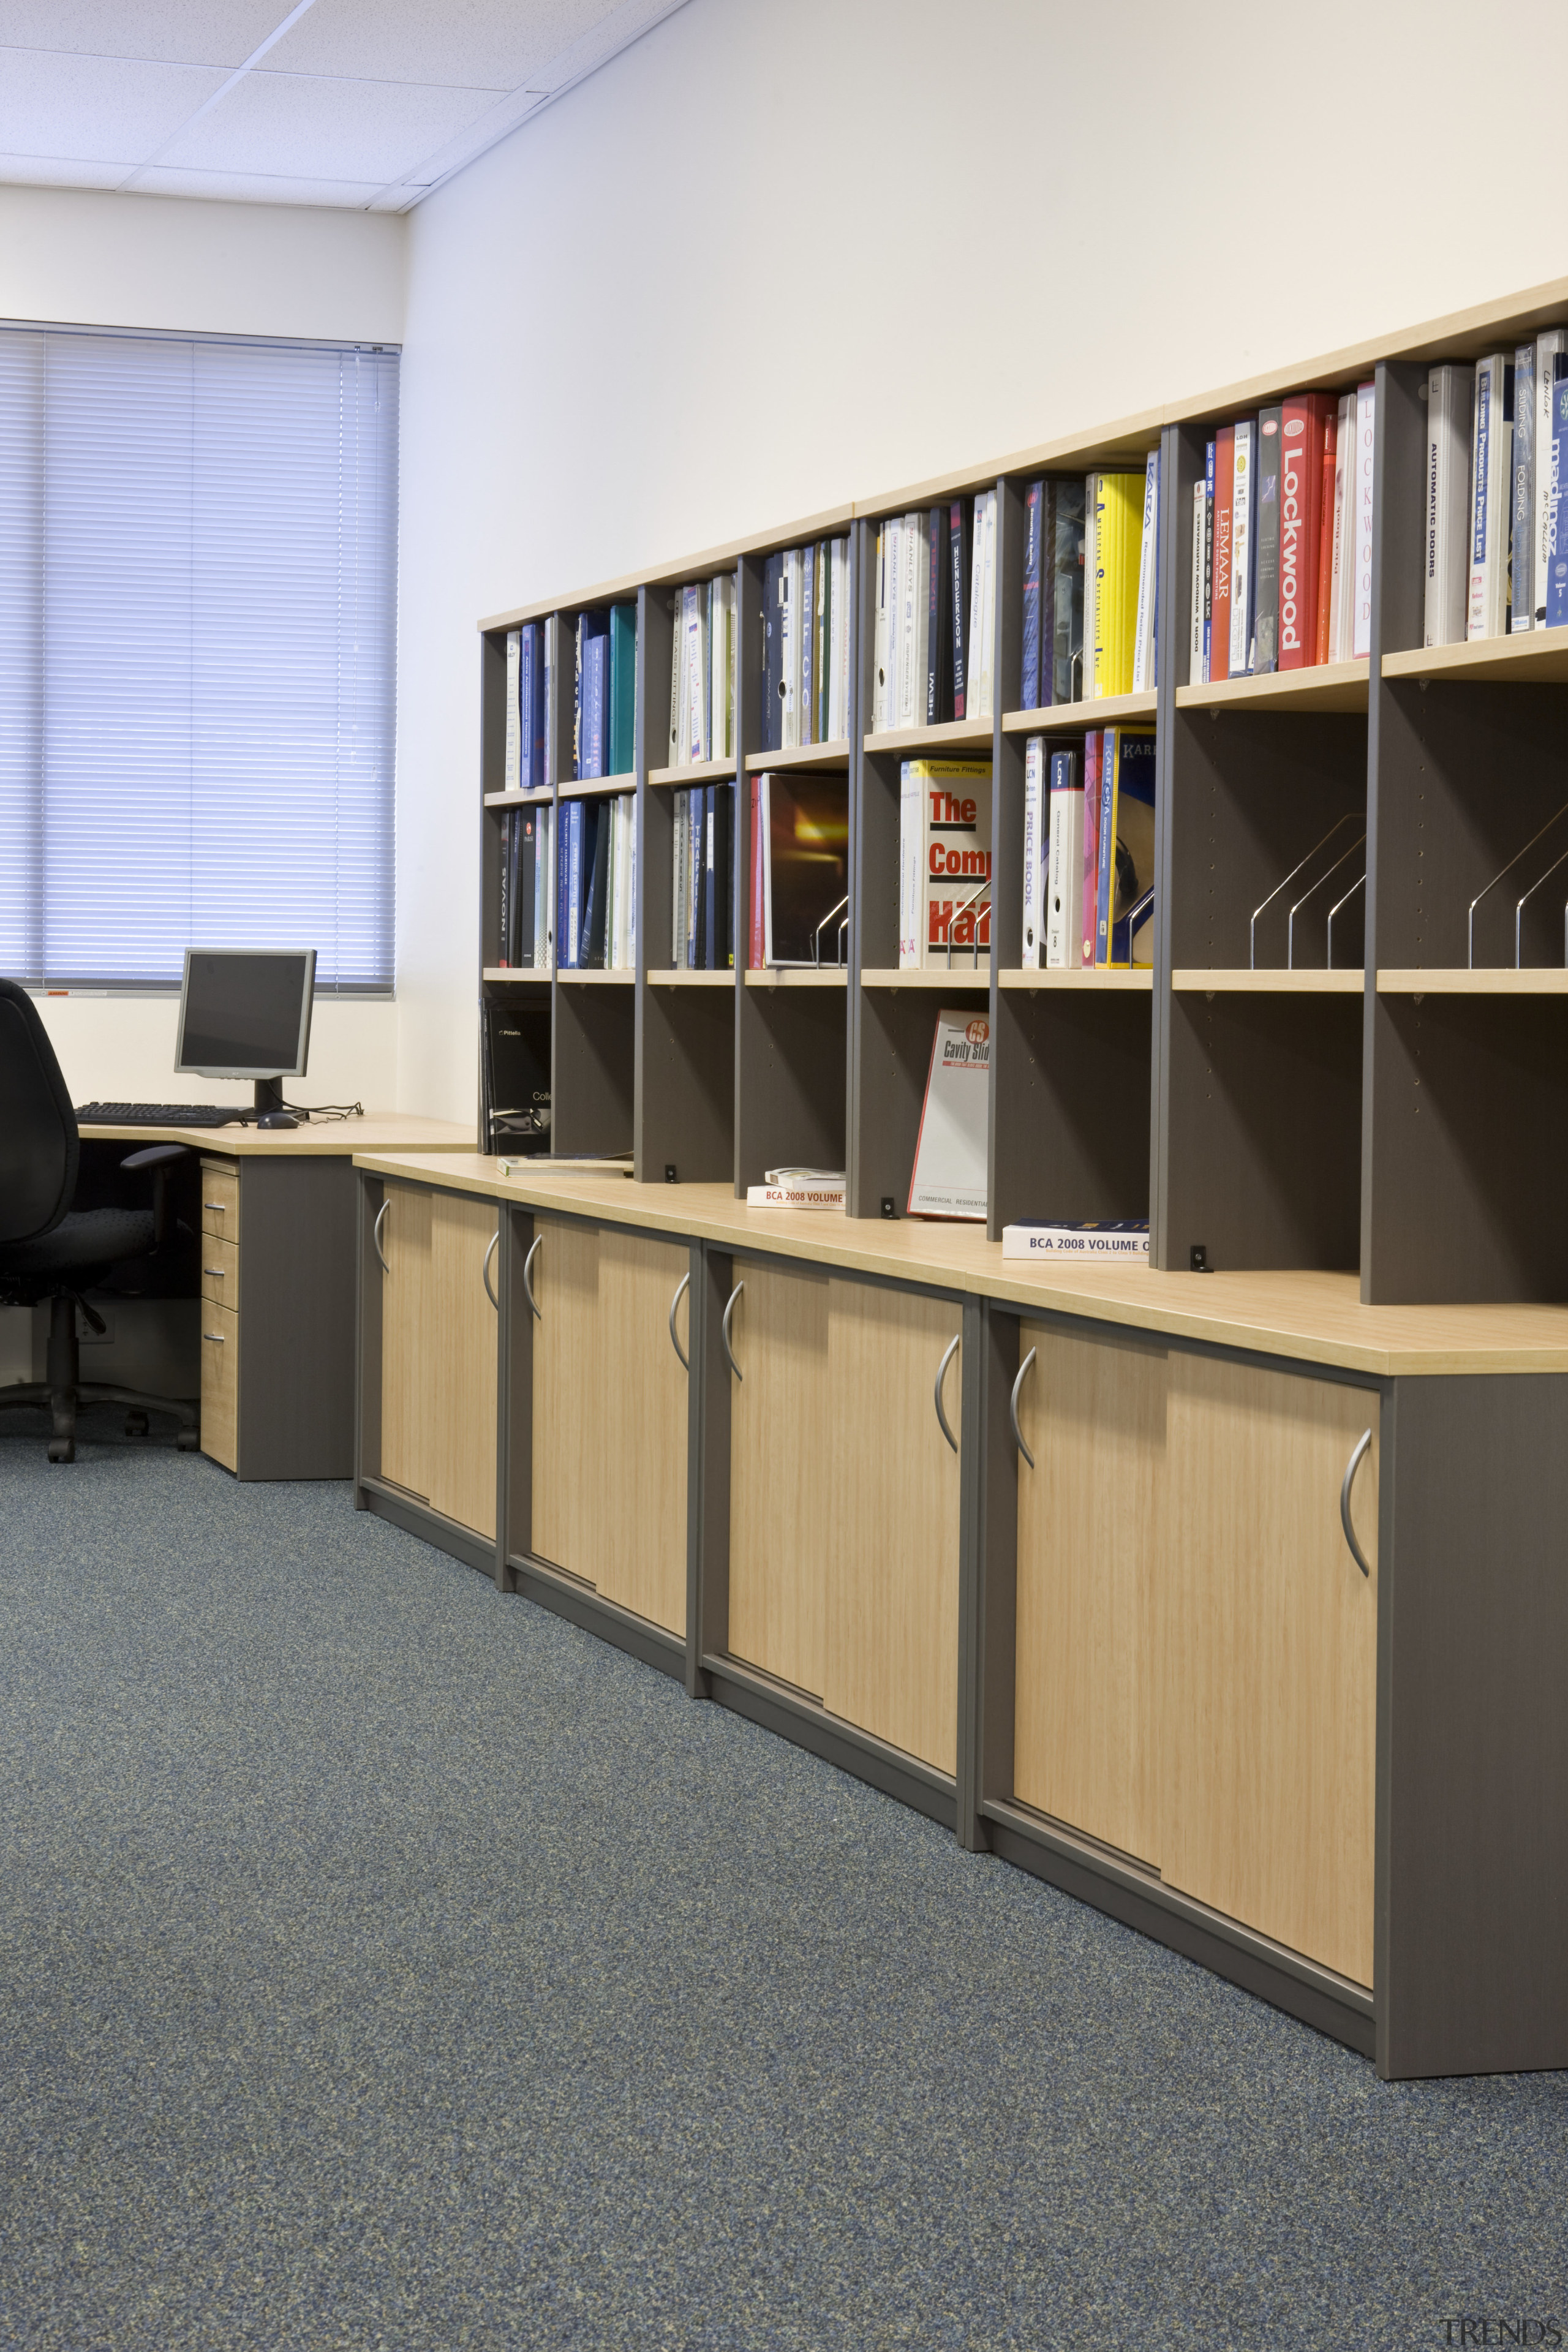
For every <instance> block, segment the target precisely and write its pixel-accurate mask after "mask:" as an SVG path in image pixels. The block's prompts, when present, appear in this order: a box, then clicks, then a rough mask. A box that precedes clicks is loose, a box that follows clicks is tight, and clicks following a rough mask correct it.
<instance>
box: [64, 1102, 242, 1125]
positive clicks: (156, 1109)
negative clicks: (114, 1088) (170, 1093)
mask: <svg viewBox="0 0 1568 2352" xmlns="http://www.w3.org/2000/svg"><path fill="white" fill-rule="evenodd" d="M243 1116H244V1114H243V1112H241V1111H239V1110H236V1109H234V1108H228V1109H225V1108H224V1107H223V1106H222V1104H220V1103H100V1102H92V1103H79V1104H78V1105H77V1114H76V1121H77V1125H78V1126H79V1127H234V1126H237V1124H238V1123H239V1121H240V1119H241V1118H243Z"/></svg>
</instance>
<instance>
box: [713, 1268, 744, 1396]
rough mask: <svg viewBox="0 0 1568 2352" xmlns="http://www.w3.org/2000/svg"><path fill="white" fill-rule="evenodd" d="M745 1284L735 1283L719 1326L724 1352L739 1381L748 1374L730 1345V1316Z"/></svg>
mask: <svg viewBox="0 0 1568 2352" xmlns="http://www.w3.org/2000/svg"><path fill="white" fill-rule="evenodd" d="M744 1288H745V1284H744V1283H743V1282H738V1283H737V1284H736V1285H735V1287H734V1289H733V1290H732V1291H731V1293H730V1296H729V1297H728V1298H727V1299H726V1301H725V1303H724V1319H723V1321H722V1322H721V1324H720V1326H719V1330H720V1334H721V1338H722V1339H723V1342H724V1353H725V1355H726V1356H727V1357H728V1358H729V1360H730V1370H731V1371H732V1372H733V1373H734V1375H735V1378H736V1379H737V1380H738V1381H743V1380H744V1379H745V1377H746V1376H745V1374H744V1372H742V1370H741V1367H740V1365H739V1364H738V1363H737V1362H736V1361H735V1350H734V1349H733V1348H731V1345H730V1318H731V1315H733V1313H734V1312H735V1301H736V1299H737V1298H739V1297H740V1296H741V1293H742V1290H744Z"/></svg>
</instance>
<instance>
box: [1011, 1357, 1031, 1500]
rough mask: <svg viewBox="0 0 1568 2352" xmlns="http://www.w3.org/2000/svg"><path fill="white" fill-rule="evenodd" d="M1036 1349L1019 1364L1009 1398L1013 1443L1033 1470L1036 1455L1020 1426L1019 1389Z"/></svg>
mask: <svg viewBox="0 0 1568 2352" xmlns="http://www.w3.org/2000/svg"><path fill="white" fill-rule="evenodd" d="M1035 1352H1036V1351H1035V1349H1033V1348H1031V1349H1030V1350H1029V1352H1028V1354H1027V1355H1026V1357H1025V1359H1024V1360H1023V1362H1022V1363H1021V1364H1020V1365H1019V1367H1018V1377H1017V1379H1016V1381H1014V1383H1013V1393H1012V1395H1011V1396H1010V1397H1009V1398H1008V1400H1007V1418H1008V1420H1009V1421H1010V1422H1011V1423H1012V1424H1013V1443H1014V1444H1015V1445H1016V1447H1017V1449H1018V1451H1019V1453H1020V1454H1022V1455H1023V1457H1024V1459H1025V1461H1026V1463H1027V1464H1028V1465H1029V1467H1030V1469H1031V1470H1032V1469H1033V1468H1034V1466H1035V1457H1034V1455H1033V1454H1031V1453H1030V1451H1029V1449H1028V1447H1027V1446H1026V1444H1025V1443H1024V1433H1023V1431H1022V1430H1021V1429H1020V1428H1019V1426H1018V1391H1019V1390H1020V1389H1021V1388H1022V1387H1023V1385H1024V1374H1025V1373H1026V1371H1027V1370H1028V1369H1029V1366H1030V1365H1031V1364H1032V1363H1033V1362H1034V1360H1035Z"/></svg>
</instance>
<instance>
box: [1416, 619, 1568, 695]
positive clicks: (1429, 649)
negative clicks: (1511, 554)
mask: <svg viewBox="0 0 1568 2352" xmlns="http://www.w3.org/2000/svg"><path fill="white" fill-rule="evenodd" d="M1383 675H1384V677H1422V678H1432V677H1441V678H1454V679H1457V680H1459V681H1461V682H1463V681H1465V680H1467V679H1468V680H1469V681H1471V682H1472V683H1474V684H1476V685H1480V684H1482V683H1485V684H1491V683H1493V682H1494V681H1497V682H1500V681H1506V680H1509V679H1511V680H1513V681H1514V682H1515V683H1516V684H1517V685H1520V686H1563V685H1568V629H1531V632H1530V634H1529V635H1528V636H1519V637H1478V638H1477V639H1476V640H1475V642H1474V643H1473V644H1470V645H1463V646H1415V647H1414V648H1413V649H1412V650H1411V651H1410V652H1409V653H1403V654H1384V656H1383Z"/></svg>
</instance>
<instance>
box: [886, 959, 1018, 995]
mask: <svg viewBox="0 0 1568 2352" xmlns="http://www.w3.org/2000/svg"><path fill="white" fill-rule="evenodd" d="M860 985H861V987H862V988H889V989H900V988H925V989H933V990H935V991H936V992H937V993H938V994H940V993H941V992H942V990H943V989H947V990H949V991H953V990H956V991H958V992H960V993H961V994H963V995H968V994H969V993H970V992H972V991H973V990H974V989H977V988H978V989H984V992H985V993H986V994H987V995H989V994H990V992H991V965H990V962H989V961H986V962H984V963H983V964H982V965H981V967H980V969H979V971H974V970H973V967H972V966H970V965H968V964H965V965H964V966H963V969H962V970H960V969H959V968H958V967H957V966H956V965H955V966H954V968H953V969H952V971H947V970H946V968H945V967H943V968H942V970H940V971H932V970H931V968H930V967H929V966H927V967H926V968H925V969H923V970H915V971H903V970H901V969H900V966H899V965H897V964H893V965H891V966H888V965H879V966H878V967H877V968H876V969H875V970H874V971H862V972H861V974H860Z"/></svg>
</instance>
